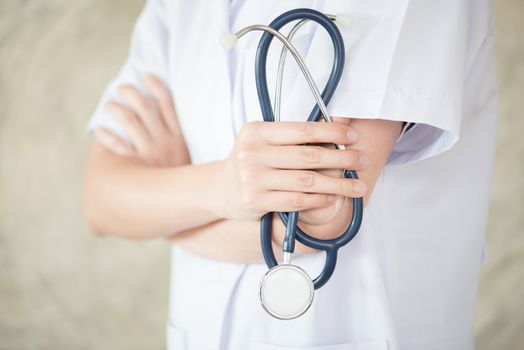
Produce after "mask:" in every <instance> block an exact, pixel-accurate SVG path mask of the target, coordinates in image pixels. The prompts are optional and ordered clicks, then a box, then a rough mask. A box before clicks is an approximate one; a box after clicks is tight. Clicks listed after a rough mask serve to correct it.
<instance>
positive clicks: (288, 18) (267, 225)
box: [237, 9, 363, 289]
mask: <svg viewBox="0 0 524 350" xmlns="http://www.w3.org/2000/svg"><path fill="white" fill-rule="evenodd" d="M295 20H299V21H301V22H302V23H303V21H304V20H310V21H314V22H316V23H318V24H320V25H321V26H322V27H324V29H325V30H326V31H327V33H328V34H329V36H330V38H331V40H332V43H333V49H334V60H333V66H332V69H331V73H330V76H329V79H328V81H327V83H326V86H325V87H324V89H323V91H322V94H321V95H320V98H321V101H319V96H318V95H317V94H318V89H317V87H316V84H315V83H314V81H313V80H312V78H311V75H310V74H309V71H308V70H307V68H305V64H304V62H303V60H302V58H301V57H300V55H299V54H298V52H297V51H296V49H295V48H294V47H293V46H292V45H291V44H290V43H289V42H288V41H287V39H286V38H285V37H284V36H283V35H282V34H281V33H280V32H278V31H279V30H280V29H281V28H282V27H283V26H284V25H286V24H288V23H290V22H292V21H295ZM257 29H258V30H263V31H264V34H263V35H262V37H261V39H260V42H259V45H258V48H257V53H256V58H255V77H256V87H257V94H258V98H259V102H260V108H261V111H262V116H263V119H264V121H266V122H274V121H275V114H274V111H273V108H272V105H271V99H270V97H269V89H268V84H267V75H266V74H267V71H266V64H267V56H268V52H269V47H270V44H271V42H272V40H273V38H274V37H277V38H278V39H279V40H280V41H282V42H283V43H284V45H285V47H286V48H287V49H288V50H289V51H290V52H291V53H292V55H293V57H294V58H295V60H297V63H299V66H300V68H301V69H302V71H303V73H304V75H305V77H306V80H307V82H308V84H309V86H310V88H311V90H312V92H313V94H314V95H315V98H316V100H317V103H316V104H315V107H314V108H313V110H312V111H311V113H310V115H309V117H308V119H307V120H308V121H311V122H314V121H319V119H320V118H321V117H324V119H325V120H326V121H327V122H330V121H331V119H330V116H329V115H328V113H327V110H326V108H325V105H326V104H328V103H329V101H330V100H331V98H332V97H333V94H334V92H335V90H336V88H337V85H338V83H339V81H340V78H341V76H342V71H343V68H344V62H345V47H344V41H343V38H342V35H341V33H340V31H339V29H338V28H337V26H336V25H335V24H334V23H333V21H332V19H330V18H329V17H328V16H326V15H324V14H322V13H321V12H318V11H316V10H312V9H295V10H291V11H288V12H286V13H283V14H282V15H280V16H278V17H277V18H276V19H275V20H274V21H273V22H271V24H270V25H269V28H268V27H267V26H261V25H255V26H250V27H247V28H245V29H244V30H243V31H240V32H238V33H237V36H241V35H243V34H245V33H246V32H247V31H250V30H257ZM278 106H279V105H278ZM277 114H279V112H277ZM337 148H338V147H337ZM340 148H341V149H344V148H343V146H340ZM344 177H345V178H351V179H358V175H357V173H356V172H355V171H353V170H344ZM362 212H363V199H362V197H360V198H353V211H352V219H351V221H350V223H349V225H348V227H347V228H346V230H345V231H344V232H343V233H342V234H341V235H339V236H338V237H336V238H333V239H328V240H321V239H318V238H315V237H312V236H310V235H309V234H307V233H306V232H304V231H303V230H302V229H300V227H298V215H299V214H298V212H290V213H278V214H279V216H280V219H281V220H282V222H283V223H284V225H285V226H286V234H285V237H284V242H283V245H282V246H283V251H284V253H285V254H286V253H288V254H289V253H293V251H294V246H295V240H298V241H299V242H300V243H302V244H304V245H306V246H308V247H310V248H313V249H317V250H321V251H324V252H325V253H326V258H325V259H326V261H325V265H324V268H323V269H322V271H321V272H320V274H319V275H318V276H317V277H316V278H315V279H314V280H313V283H314V287H315V289H318V288H320V287H322V286H323V285H324V284H325V283H326V282H327V281H328V280H329V278H330V277H331V275H332V274H333V272H334V270H335V266H336V261H337V253H338V249H339V248H340V247H342V246H344V245H345V244H347V243H349V242H350V241H351V240H352V239H353V238H354V237H355V235H356V234H357V233H358V230H359V228H360V225H361V223H362ZM272 220H273V213H267V214H266V215H264V216H263V217H262V219H261V225H260V229H261V235H260V237H261V247H262V252H263V255H264V260H265V262H266V264H267V266H268V267H269V268H273V267H274V266H277V265H278V261H277V260H276V258H275V255H274V252H273V245H272V238H271V232H272Z"/></svg>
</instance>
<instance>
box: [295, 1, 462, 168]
mask: <svg viewBox="0 0 524 350" xmlns="http://www.w3.org/2000/svg"><path fill="white" fill-rule="evenodd" d="M325 4H326V5H325V8H324V9H323V11H324V12H326V13H335V14H336V13H349V14H350V15H351V17H352V23H351V24H350V25H349V26H347V27H346V26H342V25H339V28H340V30H341V33H342V35H343V37H344V42H345V45H346V62H345V68H344V73H343V76H342V79H341V81H340V84H339V87H338V90H337V91H336V92H335V95H334V97H333V99H332V101H331V102H330V104H329V105H328V110H329V112H330V114H331V115H333V116H348V117H351V118H366V119H388V120H397V121H403V122H408V123H415V125H414V126H412V127H410V129H409V130H408V131H406V132H404V133H403V134H402V136H401V137H399V139H398V141H397V143H396V145H395V147H394V149H393V151H392V153H391V155H390V157H389V160H388V163H387V164H405V163H411V162H415V161H419V160H422V159H425V158H428V157H432V156H435V155H437V154H439V153H442V152H444V151H446V150H448V149H450V148H451V147H452V146H453V144H454V143H456V142H457V141H458V139H459V136H460V125H461V118H462V95H463V88H464V79H465V63H466V62H465V61H466V55H467V52H466V51H467V39H468V9H467V7H468V6H467V2H465V1H462V0H441V1H430V0H426V1H424V0H413V1H409V0H404V1H392V2H383V1H373V0H372V1H363V2H346V1H337V0H333V1H329V0H328V1H326V3H325ZM310 30H311V32H313V35H312V40H311V44H310V45H309V47H307V48H306V51H305V53H304V55H305V57H306V64H308V67H310V70H311V71H312V75H313V76H314V77H315V78H318V79H317V82H319V88H320V89H322V86H323V85H321V84H323V82H325V81H326V80H327V74H328V73H329V71H330V68H331V59H332V56H329V52H332V44H331V41H330V40H329V39H328V36H327V34H326V33H324V31H322V30H320V29H318V26H316V28H313V27H311V29H310ZM326 58H329V59H326ZM296 85H297V94H307V93H308V92H306V91H308V88H307V86H305V85H302V84H300V86H299V84H296ZM298 86H299V87H298Z"/></svg>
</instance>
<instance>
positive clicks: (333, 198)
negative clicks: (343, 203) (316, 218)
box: [327, 194, 337, 202]
mask: <svg viewBox="0 0 524 350" xmlns="http://www.w3.org/2000/svg"><path fill="white" fill-rule="evenodd" d="M327 199H328V202H334V201H336V200H337V195H335V194H328V197H327Z"/></svg>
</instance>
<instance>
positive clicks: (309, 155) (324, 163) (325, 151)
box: [257, 145, 369, 170]
mask: <svg viewBox="0 0 524 350" xmlns="http://www.w3.org/2000/svg"><path fill="white" fill-rule="evenodd" d="M257 154H258V155H259V157H260V162H261V163H262V164H264V165H266V166H269V167H272V168H280V169H351V170H362V169H365V168H366V167H367V166H368V165H369V159H368V157H367V156H366V155H365V154H363V153H361V152H359V151H357V150H354V149H347V150H337V149H329V148H325V147H321V146H272V145H271V146H265V147H264V148H262V149H260V152H259V153H257Z"/></svg>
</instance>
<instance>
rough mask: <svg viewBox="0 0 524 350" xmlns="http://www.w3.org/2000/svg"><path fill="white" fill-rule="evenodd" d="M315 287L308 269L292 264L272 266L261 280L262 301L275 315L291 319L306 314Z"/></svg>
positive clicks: (268, 310)
mask: <svg viewBox="0 0 524 350" xmlns="http://www.w3.org/2000/svg"><path fill="white" fill-rule="evenodd" d="M314 292H315V287H314V285H313V282H312V281H311V278H310V277H309V275H308V274H307V272H306V271H304V270H303V269H301V268H300V267H298V266H295V265H291V264H281V265H277V266H275V267H273V268H271V269H270V270H269V271H268V272H267V273H266V274H265V275H264V278H262V281H261V282H260V290H259V295H260V302H261V303H262V307H263V308H264V309H265V310H266V311H267V312H268V313H269V314H270V315H271V316H273V317H276V318H279V319H281V320H291V319H293V318H297V317H299V316H301V315H302V314H304V313H305V312H306V311H307V310H308V309H309V307H310V306H311V303H312V302H313V295H314Z"/></svg>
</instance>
